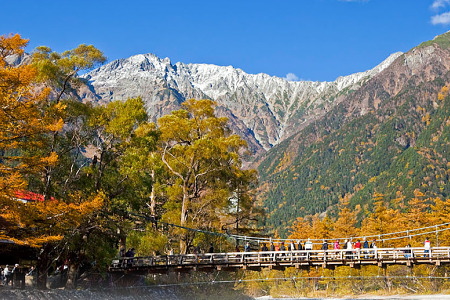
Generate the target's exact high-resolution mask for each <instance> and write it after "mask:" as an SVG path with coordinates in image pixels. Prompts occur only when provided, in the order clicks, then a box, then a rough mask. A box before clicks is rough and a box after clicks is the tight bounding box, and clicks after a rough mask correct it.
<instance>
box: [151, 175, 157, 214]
mask: <svg viewBox="0 0 450 300" xmlns="http://www.w3.org/2000/svg"><path fill="white" fill-rule="evenodd" d="M150 176H151V177H152V191H151V192H150V215H151V216H153V217H156V197H155V170H154V169H152V172H151V173H150Z"/></svg>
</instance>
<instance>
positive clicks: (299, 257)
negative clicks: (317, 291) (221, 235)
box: [111, 247, 450, 269]
mask: <svg viewBox="0 0 450 300" xmlns="http://www.w3.org/2000/svg"><path fill="white" fill-rule="evenodd" d="M431 258H434V259H439V258H449V259H450V247H433V248H432V249H431V250H430V251H428V252H427V250H426V249H424V248H423V247H414V248H363V249H331V250H294V251H260V252H229V253H201V254H175V255H159V256H148V257H132V258H131V257H121V258H118V259H115V260H113V262H112V264H111V268H113V269H127V268H140V267H158V266H159V267H164V266H166V267H170V266H197V265H230V266H235V265H248V264H260V265H262V266H264V265H270V264H274V263H282V264H284V265H289V264H295V263H298V262H305V261H306V262H308V261H310V262H317V261H325V262H326V261H344V260H399V259H422V260H423V259H431Z"/></svg>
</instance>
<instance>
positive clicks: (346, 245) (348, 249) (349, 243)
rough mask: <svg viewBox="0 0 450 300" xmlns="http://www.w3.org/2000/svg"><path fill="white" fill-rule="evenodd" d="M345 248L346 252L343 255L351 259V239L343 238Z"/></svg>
mask: <svg viewBox="0 0 450 300" xmlns="http://www.w3.org/2000/svg"><path fill="white" fill-rule="evenodd" d="M345 249H347V251H346V252H345V254H346V256H345V257H346V258H347V259H351V258H352V249H353V244H352V241H350V240H345Z"/></svg>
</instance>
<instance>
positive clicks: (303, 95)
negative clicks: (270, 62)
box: [80, 53, 401, 153]
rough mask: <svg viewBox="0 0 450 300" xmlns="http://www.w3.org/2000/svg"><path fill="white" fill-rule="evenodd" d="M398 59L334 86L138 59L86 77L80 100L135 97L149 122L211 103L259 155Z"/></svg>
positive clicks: (115, 63)
mask: <svg viewBox="0 0 450 300" xmlns="http://www.w3.org/2000/svg"><path fill="white" fill-rule="evenodd" d="M400 55H401V53H395V54H393V55H391V56H390V57H389V58H387V59H386V60H385V61H384V62H382V63H381V64H380V65H378V66H377V67H375V68H374V69H372V70H369V71H366V72H361V73H356V74H352V75H349V76H344V77H339V78H337V79H336V80H335V81H334V82H311V81H297V82H292V81H287V80H284V79H282V78H278V77H271V76H269V75H266V74H256V75H253V74H247V73H245V72H244V71H242V70H240V69H236V68H233V67H231V66H228V67H220V66H215V65H207V64H183V63H176V64H172V63H171V62H170V60H169V59H168V58H165V59H161V58H158V57H156V56H155V55H152V54H140V55H135V56H132V57H130V58H127V59H120V60H116V61H113V62H111V63H109V64H107V65H105V66H102V67H100V68H98V69H96V70H94V71H92V72H90V73H88V74H86V75H85V78H86V79H88V81H89V86H88V87H86V88H84V89H82V90H81V92H80V96H81V98H82V99H84V100H85V101H96V102H100V103H102V102H108V101H113V100H123V99H127V98H130V97H137V96H140V97H142V98H143V100H144V101H145V103H146V105H147V110H148V112H149V114H150V116H151V117H152V118H153V120H156V119H157V118H158V117H160V116H162V115H164V114H167V113H169V112H171V111H173V110H175V109H179V108H180V104H181V103H182V102H183V101H185V100H186V99H190V98H196V99H202V98H208V99H212V100H215V101H216V102H217V103H218V108H217V111H218V114H219V115H220V116H226V117H228V118H229V120H230V123H229V124H230V128H231V129H232V130H233V131H234V132H235V133H237V134H239V135H241V136H242V137H244V139H246V140H247V142H248V143H249V148H250V150H251V152H252V153H260V152H265V151H266V150H268V149H270V148H272V147H273V146H274V145H276V144H278V143H279V142H280V141H282V140H284V139H285V138H287V137H289V136H291V135H292V134H294V133H296V132H298V131H299V130H301V129H302V128H304V126H306V125H307V124H309V123H311V121H314V120H316V119H317V118H319V117H321V116H323V115H324V114H325V113H326V112H327V111H329V109H330V108H332V107H333V106H335V105H336V104H337V103H339V101H340V100H342V99H343V96H345V95H346V94H347V93H349V92H351V91H353V90H357V89H359V88H360V87H361V86H362V85H363V84H364V83H365V82H366V81H367V80H368V79H370V78H372V77H373V76H375V75H376V74H378V73H379V72H381V71H382V70H384V69H385V68H386V67H388V66H389V65H390V64H391V63H392V62H393V61H394V60H395V59H396V58H397V57H398V56H400Z"/></svg>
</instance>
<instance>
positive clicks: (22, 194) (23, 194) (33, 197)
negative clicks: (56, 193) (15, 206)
mask: <svg viewBox="0 0 450 300" xmlns="http://www.w3.org/2000/svg"><path fill="white" fill-rule="evenodd" d="M14 195H15V196H16V198H17V199H18V200H22V201H26V202H30V201H44V195H41V194H37V193H33V192H29V191H16V192H15V193H14ZM50 199H52V200H53V199H54V198H53V197H50Z"/></svg>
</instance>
